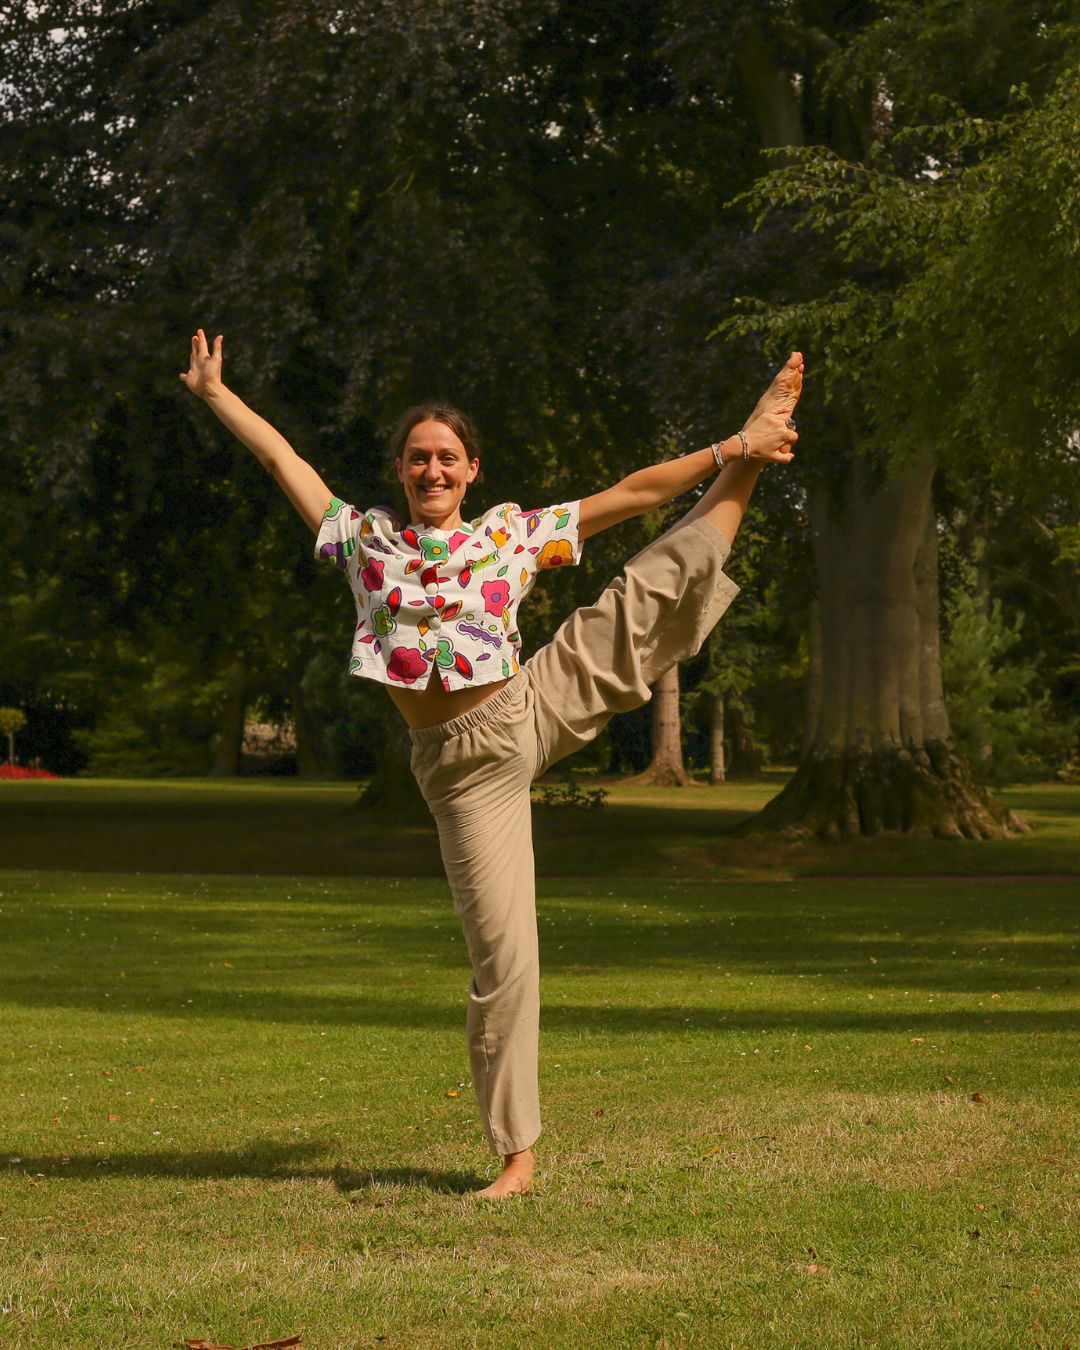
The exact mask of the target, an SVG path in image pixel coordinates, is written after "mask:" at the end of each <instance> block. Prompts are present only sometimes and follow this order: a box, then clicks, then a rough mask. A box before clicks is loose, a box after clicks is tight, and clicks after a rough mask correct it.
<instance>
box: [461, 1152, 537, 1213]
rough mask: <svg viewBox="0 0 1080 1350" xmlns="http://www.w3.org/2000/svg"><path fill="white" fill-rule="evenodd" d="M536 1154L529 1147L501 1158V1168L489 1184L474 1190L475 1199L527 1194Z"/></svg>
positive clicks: (500, 1198)
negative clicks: (479, 1189) (481, 1188)
mask: <svg viewBox="0 0 1080 1350" xmlns="http://www.w3.org/2000/svg"><path fill="white" fill-rule="evenodd" d="M535 1166H536V1155H535V1154H534V1153H533V1151H532V1149H531V1148H526V1149H523V1150H522V1151H521V1152H520V1153H509V1154H507V1156H506V1157H505V1158H504V1159H503V1170H502V1171H501V1172H500V1173H499V1175H498V1176H497V1177H496V1178H495V1180H494V1181H493V1182H492V1183H491V1185H490V1186H485V1187H484V1189H483V1190H482V1191H476V1192H474V1194H475V1197H476V1199H477V1200H505V1199H506V1198H507V1197H508V1196H511V1195H528V1194H529V1192H530V1191H531V1190H532V1179H533V1169H534V1168H535Z"/></svg>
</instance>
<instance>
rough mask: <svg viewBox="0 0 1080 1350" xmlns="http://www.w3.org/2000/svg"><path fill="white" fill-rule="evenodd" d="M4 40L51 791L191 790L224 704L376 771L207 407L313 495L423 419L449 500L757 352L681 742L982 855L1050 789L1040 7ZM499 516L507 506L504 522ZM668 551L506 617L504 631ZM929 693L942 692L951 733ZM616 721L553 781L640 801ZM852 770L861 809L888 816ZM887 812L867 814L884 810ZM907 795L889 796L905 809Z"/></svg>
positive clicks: (13, 540)
mask: <svg viewBox="0 0 1080 1350" xmlns="http://www.w3.org/2000/svg"><path fill="white" fill-rule="evenodd" d="M15 8H16V9H17V10H18V11H19V12H11V13H9V14H8V16H7V17H6V18H4V19H3V20H2V21H0V43H2V50H3V55H4V68H5V71H6V75H5V80H4V84H3V86H2V90H3V92H2V96H0V231H2V235H0V303H2V312H0V335H2V341H3V344H4V359H3V363H2V368H0V412H2V416H0V441H2V446H3V468H2V475H0V519H2V523H3V530H4V538H5V548H4V550H3V553H2V555H0V557H2V561H0V568H2V570H3V585H2V588H0V704H3V705H10V706H18V707H21V708H24V709H25V710H26V712H27V714H28V723H27V726H26V728H25V729H24V730H23V731H21V732H20V733H19V735H18V737H17V753H18V755H19V758H20V759H22V760H24V761H27V760H30V759H31V758H33V757H35V756H38V757H40V759H41V761H42V762H43V764H44V765H45V766H46V767H49V768H53V769H56V770H58V771H63V772H72V771H79V770H84V769H88V770H89V771H91V772H98V773H125V774H128V773H137V774H140V775H142V774H171V773H205V772H209V771H214V772H219V773H229V772H235V771H236V770H237V769H238V767H239V766H240V737H241V732H242V728H243V725H244V720H245V717H248V718H250V717H252V716H257V717H258V718H260V719H262V720H269V721H273V720H278V719H280V718H284V717H289V718H292V719H294V721H295V724H296V731H297V753H296V763H297V767H298V768H299V771H300V772H301V773H310V774H323V773H329V772H340V773H348V774H364V773H367V772H368V771H370V770H371V769H372V768H373V767H374V766H375V765H376V763H377V761H378V760H379V757H380V756H381V755H382V754H383V752H384V750H387V749H388V747H389V748H391V749H392V742H393V739H394V733H393V728H392V723H391V722H390V720H389V714H388V706H389V705H388V702H387V700H385V698H384V697H383V696H382V695H381V692H380V691H379V690H378V689H377V688H376V687H375V686H373V685H370V684H368V683H367V682H361V681H356V680H352V681H350V680H349V678H348V677H347V676H346V675H345V674H344V671H345V666H346V660H345V657H346V654H347V647H348V642H347V614H348V602H347V599H346V594H345V590H344V588H343V587H342V585H341V583H340V579H338V578H336V577H330V576H324V575H323V574H322V572H321V571H320V569H317V568H316V566H315V564H314V563H313V561H312V560H311V558H310V553H311V548H310V539H309V538H308V536H307V533H306V531H305V530H304V527H303V525H302V524H301V523H300V522H299V520H298V519H296V518H295V517H294V515H293V513H292V512H291V511H290V510H289V508H288V506H287V505H286V504H285V503H284V501H283V499H282V498H281V497H280V495H279V493H278V490H277V489H276V487H275V486H274V484H273V483H272V482H271V481H270V480H269V479H268V478H267V477H266V476H265V475H264V474H263V473H262V471H261V470H260V469H259V467H258V466H257V465H256V464H255V463H254V462H253V461H250V460H249V457H247V456H246V455H245V453H244V452H243V451H242V449H241V448H240V447H238V446H237V445H236V444H235V443H232V442H230V440H229V438H228V437H227V436H226V435H225V434H224V433H223V432H222V430H221V429H220V428H219V426H218V425H217V424H216V422H215V421H214V419H213V418H212V417H210V416H209V415H208V414H207V412H206V410H205V409H204V408H202V407H201V405H199V404H198V403H197V402H196V401H195V400H193V399H192V398H191V397H190V396H189V395H188V394H187V393H186V392H185V390H184V389H183V387H182V386H181V384H180V382H179V380H178V379H177V371H178V370H179V369H180V366H181V364H182V362H183V360H184V356H185V352H186V349H187V343H188V339H189V337H190V333H191V332H192V331H193V329H194V327H195V326H196V325H201V326H203V327H205V328H206V329H207V330H208V332H212V333H216V332H224V333H225V335H226V343H225V353H226V379H227V380H228V382H229V383H230V384H231V385H232V386H233V387H234V388H236V389H237V390H238V392H240V393H241V395H242V396H243V397H245V398H246V399H247V400H248V401H249V402H250V403H252V404H253V406H255V407H256V408H257V409H258V410H259V411H260V412H262V413H263V414H264V415H266V416H267V417H268V418H269V419H270V420H271V421H272V422H274V423H275V424H276V425H277V426H278V427H280V428H281V430H282V431H283V433H284V434H285V435H286V436H287V437H288V438H289V439H290V440H291V441H292V442H293V444H294V445H295V446H296V447H297V449H298V450H299V452H300V453H301V454H303V455H304V456H305V457H307V458H309V459H310V460H311V461H312V462H313V463H314V464H315V466H316V467H317V468H318V470H319V471H320V473H321V474H322V475H323V476H324V478H325V479H326V480H327V481H328V482H329V483H330V484H332V485H333V487H334V489H335V491H337V492H338V493H340V494H341V495H342V496H345V497H348V498H350V499H352V500H356V501H358V502H362V503H373V502H376V501H395V500H396V489H395V488H394V487H392V486H391V485H390V484H389V483H388V482H386V467H387V466H386V461H385V451H384V443H385V440H384V438H385V435H386V432H387V430H388V428H389V426H390V425H391V424H392V423H393V421H394V420H395V419H396V416H397V415H398V413H399V412H400V411H401V409H402V408H403V407H405V406H406V405H407V404H409V403H411V402H414V401H416V400H418V399H420V398H425V397H429V396H432V395H443V396H447V397H450V398H452V399H453V400H454V401H455V402H457V403H459V404H460V405H462V406H464V407H466V408H468V409H469V410H471V411H472V413H473V414H474V416H475V418H476V420H477V422H478V424H479V426H480V429H481V432H482V434H483V438H484V442H485V446H486V453H485V456H484V460H483V463H484V471H485V480H486V481H485V483H484V485H483V488H482V489H481V491H480V492H479V493H478V494H477V497H476V500H475V501H473V500H472V499H471V498H470V501H469V502H468V507H470V508H475V509H476V510H480V509H482V508H483V507H484V506H486V505H487V504H489V503H493V502H496V501H500V500H505V499H507V498H509V499H512V500H518V501H521V502H522V504H524V505H532V504H536V503H541V502H547V501H557V500H563V499H566V498H568V497H571V496H578V495H582V494H586V493H588V492H591V491H595V490H597V489H598V488H600V487H602V486H605V485H607V484H609V483H611V482H612V481H614V480H615V479H617V478H618V477H620V476H621V475H622V474H624V473H626V472H629V471H630V470H632V469H633V468H635V467H638V466H640V465H641V464H643V463H647V462H649V461H651V460H655V459H656V458H658V457H660V456H664V455H668V454H677V453H681V452H684V451H686V450H688V449H691V448H696V447H698V446H700V445H703V444H706V443H708V442H709V441H711V440H712V439H714V438H715V437H717V436H720V435H725V434H729V433H730V432H731V431H732V430H733V429H734V428H736V427H737V426H738V425H739V424H740V423H741V421H742V419H743V418H744V417H745V415H746V413H747V411H748V410H749V409H750V407H751V406H752V405H753V402H754V400H755V399H756V398H757V395H758V393H759V392H760V388H761V386H762V385H763V383H764V382H765V381H766V380H767V379H768V377H769V375H770V373H771V371H772V369H773V368H774V367H775V364H776V363H777V361H778V360H779V359H780V358H781V357H782V356H783V355H784V354H785V353H786V351H787V350H788V349H790V347H791V346H799V347H802V348H803V349H804V350H805V351H806V352H807V354H808V359H809V364H810V370H811V374H812V381H811V384H810V387H809V392H808V395H807V397H806V399H805V400H804V404H803V407H802V409H801V411H800V430H801V433H802V437H803V441H802V445H803V447H804V449H805V453H804V454H803V455H800V457H799V459H798V460H797V462H796V466H795V468H794V470H793V471H790V472H786V473H785V472H775V471H770V472H769V473H767V474H765V475H764V476H763V479H762V482H761V485H760V488H759V493H758V496H756V497H755V503H754V509H753V512H752V515H751V517H750V519H749V520H748V523H747V527H746V531H745V535H744V536H740V540H739V548H738V550H737V552H736V554H735V555H733V558H732V562H731V571H732V574H733V575H734V577H735V578H736V580H738V581H739V582H740V584H741V585H742V586H743V588H744V590H743V595H742V597H741V598H740V600H739V602H738V604H737V606H735V607H734V608H733V609H732V611H730V613H729V616H728V618H727V620H726V621H725V623H724V625H723V628H722V631H721V633H720V634H718V635H717V638H716V639H715V640H714V641H713V642H712V643H711V644H710V646H709V648H708V649H707V650H706V651H704V652H703V653H702V654H701V656H700V657H699V658H698V659H697V660H696V661H695V662H693V663H691V664H690V665H688V666H687V667H685V668H684V669H683V670H682V671H681V672H679V675H680V679H681V686H682V693H681V705H682V746H683V749H684V751H685V753H686V754H687V755H688V756H689V758H690V760H691V762H695V763H698V764H706V763H708V762H709V760H710V758H714V759H715V757H716V754H717V753H718V752H717V749H716V747H718V746H719V745H720V744H724V746H725V749H726V759H727V767H728V768H729V769H730V770H731V771H733V772H752V771H754V770H755V769H756V768H757V767H758V766H759V765H760V764H761V762H762V761H763V760H773V761H777V760H781V761H785V762H792V763H794V762H796V761H801V765H802V767H801V768H800V771H799V774H797V775H796V778H795V779H794V780H793V787H792V789H791V791H790V792H789V793H787V794H785V798H784V799H783V801H782V803H781V804H780V806H779V808H778V814H776V815H775V816H774V818H773V823H776V824H783V823H791V822H792V821H794V822H796V823H797V822H800V821H801V822H803V823H805V824H807V825H809V826H810V827H811V828H814V829H818V830H820V831H822V832H825V833H830V832H831V833H835V832H849V831H851V830H855V831H858V830H868V829H874V828H879V827H882V826H892V827H900V828H919V827H923V826H928V827H929V828H933V829H936V830H938V831H939V832H943V833H953V832H959V833H964V834H973V835H977V834H985V833H990V832H993V831H994V830H996V829H1003V828H1008V826H1009V821H1008V818H1007V814H1006V813H1004V812H1003V810H1002V809H1000V808H998V807H997V806H996V804H995V799H994V798H993V797H992V796H990V795H989V794H987V793H986V792H985V791H984V789H983V788H982V787H981V785H980V784H981V783H984V782H987V781H994V780H997V781H1003V780H1005V779H1012V778H1017V777H1024V776H1038V775H1044V774H1052V773H1059V772H1061V773H1073V774H1076V773H1077V772H1078V771H1080V769H1078V755H1077V748H1076V747H1077V714H1078V711H1080V686H1078V681H1080V601H1078V594H1080V585H1078V582H1080V526H1078V524H1077V519H1078V512H1077V502H1078V492H1077V477H1076V475H1077V469H1078V467H1080V463H1078V461H1080V451H1078V442H1077V431H1078V428H1080V394H1078V383H1077V378H1076V369H1077V365H1078V357H1080V269H1078V267H1077V262H1078V261H1080V256H1078V255H1080V234H1078V231H1080V225H1078V224H1077V222H1080V209H1078V207H1080V202H1078V201H1077V197H1078V195H1080V188H1078V186H1077V185H1078V184H1080V130H1078V128H1080V66H1078V60H1077V52H1078V44H1077V34H1076V32H1075V30H1074V29H1072V28H1070V27H1069V26H1068V24H1067V23H1066V20H1068V19H1069V17H1070V10H1071V6H1070V5H1069V4H1067V3H1054V2H1053V0H1046V2H1045V3H1044V2H1042V0H1034V2H1033V3H1025V4H1019V3H1002V0H986V2H985V3H979V2H978V0H972V2H968V3H953V0H929V2H928V3H918V4H914V3H906V2H905V0H894V2H891V3H890V2H888V0H882V3H877V4H871V3H865V4H862V3H850V0H847V2H845V3H839V2H838V3H820V2H812V0H784V2H783V3H781V2H780V0H771V2H769V0H767V2H766V3H762V2H761V0H755V3H752V4H751V3H748V2H746V3H743V2H741V0H709V2H708V3H698V2H697V0H648V2H647V0H624V2H623V3H619V4H609V3H603V2H602V0H595V2H594V3H589V2H588V0H573V2H571V0H523V2H522V3H516V4H513V5H506V4H504V3H501V2H500V0H465V2H464V3H463V2H461V0H453V3H451V2H450V0H446V2H445V3H443V2H440V0H431V3H425V4H419V5H402V4H400V3H397V2H396V0H348V2H346V3H340V2H339V3H330V2H329V0H258V3H254V0H185V2H184V3H183V4H180V3H172V2H171V0H157V2H156V3H139V2H138V0H97V2H95V0H55V2H54V3H50V2H49V0H39V2H38V3H35V4H34V5H27V6H22V7H15ZM526 499H527V500H526ZM662 525H663V521H662V520H660V519H645V520H642V521H637V522H632V523H630V524H627V525H625V526H623V527H621V528H620V529H619V530H617V531H612V532H609V533H606V534H604V535H602V536H600V537H598V538H597V539H596V540H594V541H592V542H591V543H590V547H589V548H588V549H587V550H586V551H585V561H584V564H583V566H582V567H581V568H579V569H575V570H574V571H572V572H571V573H569V574H560V575H558V576H557V577H556V578H555V579H554V580H551V579H549V580H548V581H547V582H546V583H545V584H543V585H542V586H540V587H538V589H537V591H536V592H535V593H534V597H533V599H532V602H531V604H530V606H529V607H528V608H527V611H526V613H525V616H524V625H525V639H526V646H527V648H534V647H535V646H536V645H537V643H538V642H540V641H542V640H543V639H544V636H545V635H546V634H547V633H548V632H549V631H550V629H551V626H552V625H553V624H554V623H555V622H556V621H557V620H558V619H559V618H560V617H561V616H562V615H563V614H564V613H566V612H567V611H569V609H570V608H572V607H573V606H574V605H575V604H579V603H582V602H584V601H586V600H588V599H590V598H592V596H593V595H594V594H595V593H596V591H597V590H598V589H599V588H600V587H601V586H602V585H603V584H604V583H605V582H606V580H607V579H608V578H609V577H610V576H611V575H612V574H613V573H614V572H615V571H617V570H618V568H619V566H620V564H621V562H622V561H623V560H624V559H625V558H626V557H627V556H629V554H630V553H631V552H633V551H634V550H635V549H636V548H637V547H639V546H640V545H641V544H642V543H643V542H644V541H645V540H646V539H647V538H648V537H649V536H650V534H652V533H655V532H656V531H657V530H658V529H659V528H661V527H662ZM943 700H944V701H943ZM650 753H651V738H650V711H649V710H642V712H640V713H638V714H634V715H632V716H630V717H627V718H622V719H619V720H618V722H617V723H616V724H615V725H614V726H613V727H612V729H611V730H610V732H609V733H607V734H606V735H605V737H604V738H602V740H601V741H600V742H599V743H598V744H597V745H596V746H595V747H593V748H591V749H590V750H589V751H588V752H586V754H585V756H583V759H582V762H583V763H584V762H592V763H593V764H596V765H598V766H600V767H602V768H609V767H610V768H614V769H617V770H620V771H626V772H630V771H637V770H640V769H642V768H643V767H644V766H645V765H646V763H647V762H648V760H649V757H650ZM883 785H885V789H887V790H885V789H883ZM883 803H884V804H883ZM897 813H898V814H897Z"/></svg>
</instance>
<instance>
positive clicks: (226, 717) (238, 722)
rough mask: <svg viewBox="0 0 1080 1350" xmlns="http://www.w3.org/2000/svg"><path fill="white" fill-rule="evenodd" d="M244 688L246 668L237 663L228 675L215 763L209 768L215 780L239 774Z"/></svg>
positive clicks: (242, 736) (242, 735) (244, 713)
mask: <svg viewBox="0 0 1080 1350" xmlns="http://www.w3.org/2000/svg"><path fill="white" fill-rule="evenodd" d="M244 684H245V678H244V668H243V666H242V665H241V664H240V663H239V662H238V663H237V664H236V665H235V666H234V667H233V669H232V670H231V671H230V673H229V687H228V691H227V693H226V695H225V702H224V704H223V705H222V709H221V715H220V719H219V721H218V735H217V745H216V747H215V750H214V762H213V764H211V766H210V776H211V777H212V778H235V777H236V775H237V774H238V773H239V772H240V753H241V749H242V747H243V744H244V718H245V715H246V713H247V690H246V689H245V688H244Z"/></svg>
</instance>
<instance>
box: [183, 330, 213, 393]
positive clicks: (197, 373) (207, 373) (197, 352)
mask: <svg viewBox="0 0 1080 1350" xmlns="http://www.w3.org/2000/svg"><path fill="white" fill-rule="evenodd" d="M223 341H224V339H223V338H222V336H221V335H220V333H219V334H218V336H217V337H216V338H215V339H214V349H213V351H211V350H210V348H209V347H208V346H207V345H206V334H205V333H204V332H203V330H202V329H201V328H200V329H198V331H197V332H196V334H195V336H194V337H193V338H192V339H191V361H190V364H189V365H188V368H187V370H186V371H181V372H180V378H181V379H182V380H183V381H184V383H185V384H186V385H187V387H188V388H189V389H190V390H191V392H192V393H193V394H195V395H197V396H198V397H199V398H206V397H207V395H208V394H213V393H215V392H216V391H217V390H218V389H220V388H221V346H222V343H223Z"/></svg>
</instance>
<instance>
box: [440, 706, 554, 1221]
mask: <svg viewBox="0 0 1080 1350" xmlns="http://www.w3.org/2000/svg"><path fill="white" fill-rule="evenodd" d="M525 715H526V709H525V699H524V682H523V681H519V680H515V681H513V682H512V684H511V685H508V686H507V687H506V689H505V691H503V692H501V693H500V694H498V695H496V696H495V698H493V699H491V700H489V702H488V703H486V704H482V705H481V706H480V708H477V709H474V710H473V712H471V713H468V714H466V715H465V716H464V717H462V718H458V719H455V720H454V721H453V722H449V723H444V724H443V725H442V726H440V727H433V728H425V729H424V730H423V731H415V732H413V741H414V751H413V768H414V772H415V773H416V777H417V779H418V781H419V783H420V786H421V789H422V791H423V793H424V796H425V798H426V800H427V802H428V805H429V807H430V808H431V812H432V814H433V816H434V817H435V823H436V825H437V827H438V831H439V847H440V851H441V853H442V859H443V863H444V866H445V868H446V875H447V879H448V881H449V883H450V890H451V893H452V895H453V898H454V909H455V911H456V912H457V914H458V917H459V918H460V919H461V926H462V930H463V933H464V936H465V942H466V945H467V947H468V952H469V959H470V962H471V964H472V980H471V982H470V985H469V997H468V1011H467V1014H466V1031H467V1036H468V1045H469V1061H470V1065H471V1068H472V1078H473V1085H474V1088H475V1091H476V1100H477V1105H478V1106H479V1109H480V1117H481V1120H482V1122H483V1125H484V1131H485V1133H486V1135H487V1139H488V1144H489V1147H490V1148H491V1151H492V1153H495V1154H498V1155H500V1156H502V1157H503V1159H504V1160H505V1162H506V1168H505V1170H504V1172H503V1174H502V1175H501V1176H500V1177H499V1178H498V1180H497V1181H496V1182H495V1183H494V1184H493V1185H492V1186H490V1187H488V1188H486V1190H484V1191H481V1192H480V1194H481V1195H484V1196H488V1197H499V1196H502V1195H509V1194H513V1193H517V1192H523V1191H527V1190H528V1189H529V1186H530V1183H531V1180H532V1167H533V1156H532V1145H533V1143H534V1142H535V1141H536V1139H537V1137H538V1135H539V1134H540V1100H539V1089H538V1083H537V1061H538V1056H539V1028H540V968H539V950H538V941H537V931H536V885H535V876H534V866H533V849H532V815H531V806H530V801H529V784H530V781H531V777H532V772H531V770H532V764H531V759H527V758H526V757H525V756H524V755H522V754H521V753H520V751H519V750H518V748H517V742H516V739H515V736H514V729H515V722H520V721H521V720H522V719H523V718H524V717H525Z"/></svg>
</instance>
